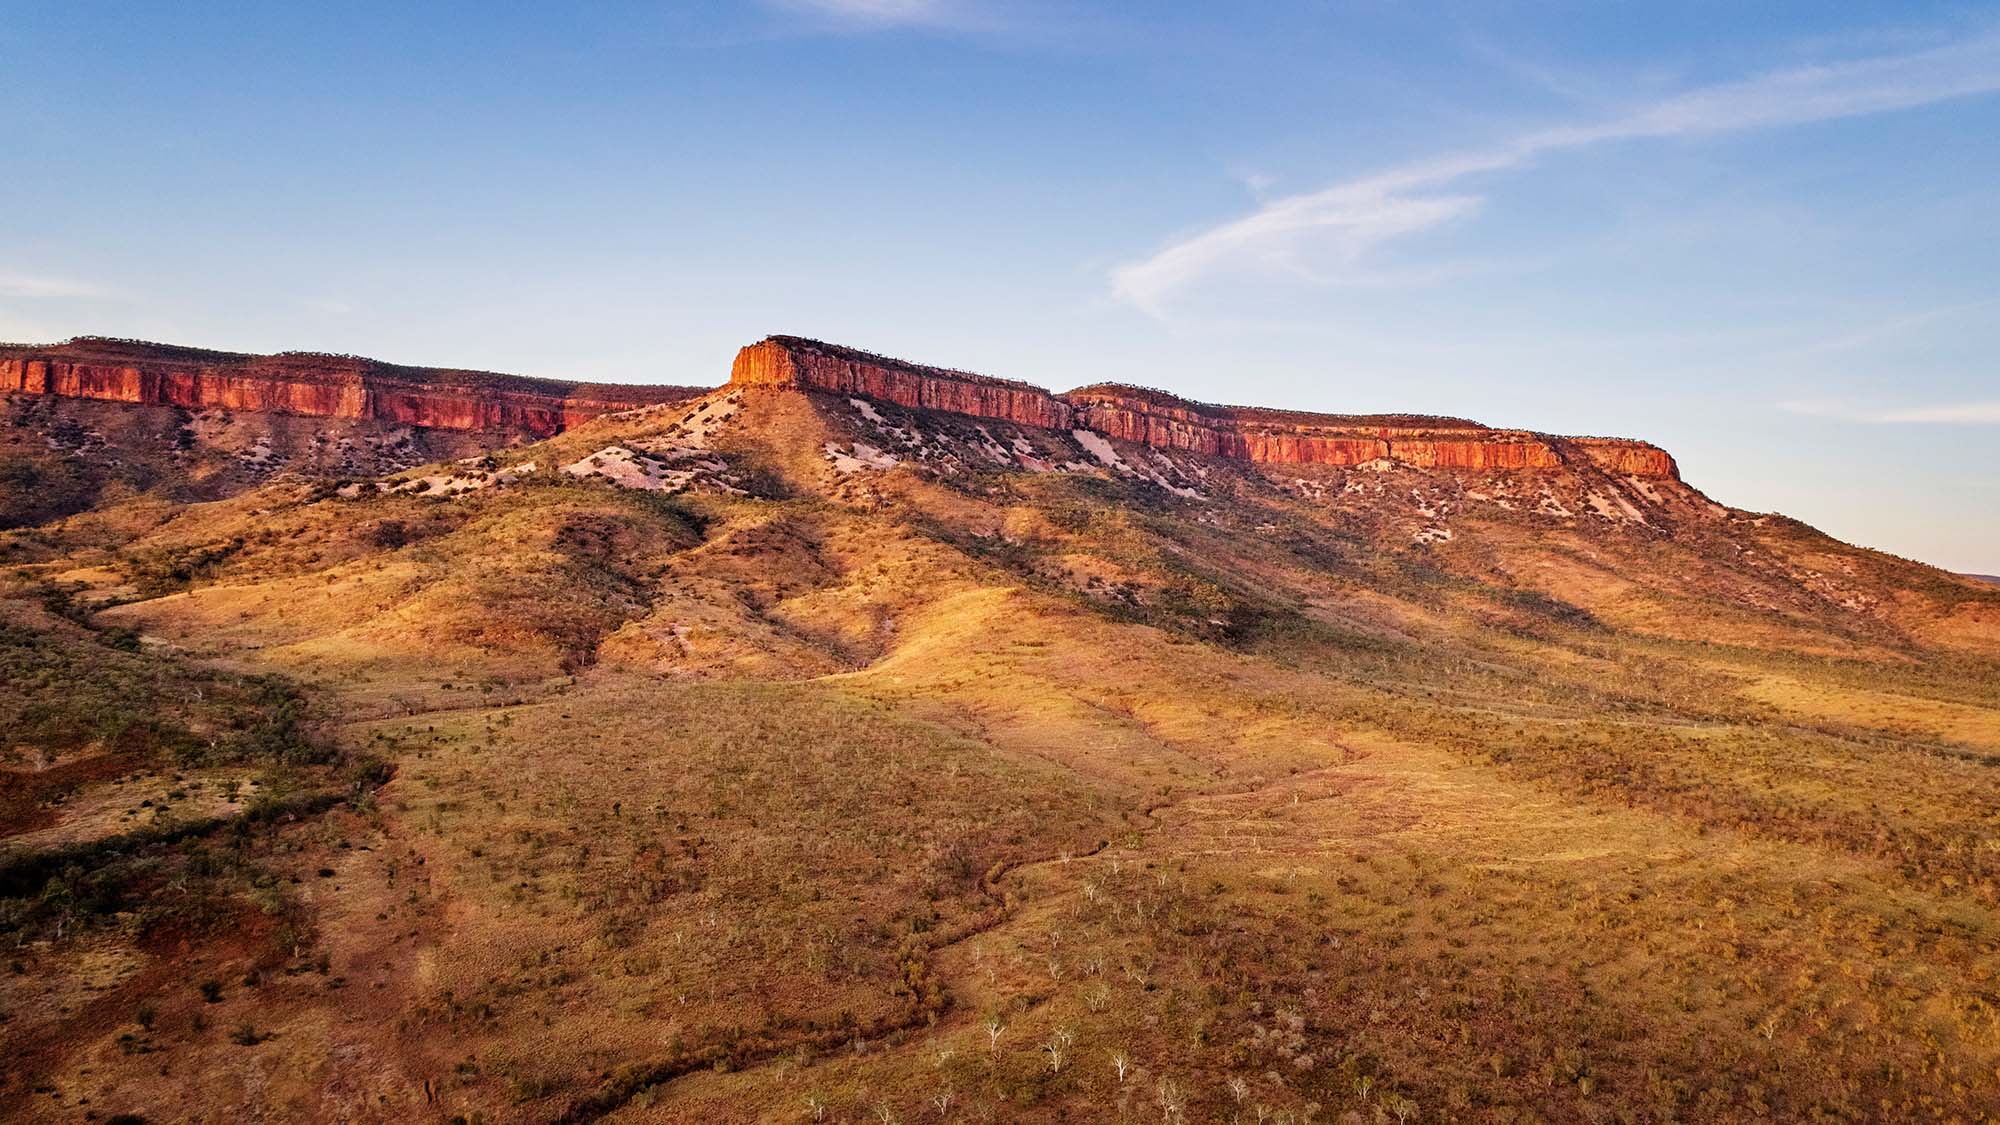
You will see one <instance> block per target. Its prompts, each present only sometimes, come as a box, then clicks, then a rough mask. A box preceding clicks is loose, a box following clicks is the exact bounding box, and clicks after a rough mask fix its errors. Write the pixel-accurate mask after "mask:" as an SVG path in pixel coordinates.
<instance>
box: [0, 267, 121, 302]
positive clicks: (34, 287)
mask: <svg viewBox="0 0 2000 1125" xmlns="http://www.w3.org/2000/svg"><path fill="white" fill-rule="evenodd" d="M107 296H110V292H109V291H108V290H106V289H105V288H104V287H102V286H99V285H92V284H90V283H89V282H86V281H72V280H70V279H68V278H61V277H36V276H31V275H28V274H18V273H0V297H27V298H60V297H72V298H74V297H107Z"/></svg>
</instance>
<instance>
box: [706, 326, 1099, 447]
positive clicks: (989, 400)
mask: <svg viewBox="0 0 2000 1125" xmlns="http://www.w3.org/2000/svg"><path fill="white" fill-rule="evenodd" d="M729 381H730V382H731V383H738V384H747V385H751V386H756V385H765V386H786V387H802V388H805V389H808V390H816V391H831V392H834V393H836V394H854V395H866V396H868V397H869V398H873V399H879V400H881V401H883V402H893V403H895V404H897V405H898V406H913V407H917V408H919V409H923V410H945V411H950V412H951V413H953V414H970V415H972V416H974V417H977V418H997V419H1001V420H1003V421H1008V422H1015V423H1018V424H1020V425H1023V426H1034V427H1037V428H1040V429H1045V430H1060V429H1066V428H1068V426H1069V424H1070V417H1071V413H1070V409H1069V406H1068V404H1066V403H1064V402H1062V401H1061V400H1060V399H1058V398H1056V396H1054V395H1052V394H1050V393H1049V392H1047V391H1045V390H1043V389H1042V388H1040V387H1036V386H1031V385H1029V384H1027V383H1016V382H1014V381H1013V380H1011V379H995V378H992V377H991V376H987V375H973V374H971V373H969V372H965V371H952V370H948V369H946V368H942V367H926V366H923V365H921V364H915V363H905V362H903V361H901V360H895V359H889V358H887V357H885V356H878V355H871V354H870V353H868V352H864V351H857V350H855V349H853V348H843V347H839V346H837V345H834V344H823V343H820V342H819V341H817V340H806V339H802V338H800V337H797V336H771V337H767V338H766V339H764V340H762V341H759V342H758V343H755V344H752V345H750V346H749V347H747V348H744V349H743V350H742V351H740V352H737V353H736V362H735V364H734V365H733V366H732V367H731V368H730V371H729Z"/></svg>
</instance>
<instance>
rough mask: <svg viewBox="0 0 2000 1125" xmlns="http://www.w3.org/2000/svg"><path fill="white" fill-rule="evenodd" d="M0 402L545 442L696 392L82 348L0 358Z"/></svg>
mask: <svg viewBox="0 0 2000 1125" xmlns="http://www.w3.org/2000/svg"><path fill="white" fill-rule="evenodd" d="M0 391H11V392H16V393H26V394H48V395H60V396H66V397H72V398H86V399H98V400H102V401H108V402H130V403H146V404H151V405H158V406H178V407H184V408H187V409H189V410H208V409H221V410H232V411H248V412H262V413H274V414H297V415H306V416H310V417H323V418H340V419H349V420H366V421H375V422H384V423H389V424H392V425H406V426H422V427H427V428H433V429H444V430H467V431H481V432H490V433H496V434H506V435H510V436H514V437H524V438H543V437H550V436H552V435H554V434H558V433H561V432H562V431H563V430H566V429H568V428H570V427H571V426H574V425H576V424H577V423H579V422H582V421H586V420H588V419H591V418H595V417H597V416H598V415H600V414H609V413H613V412H616V411H620V410H632V409H636V408H638V407H642V406H651V405H654V404H656V403H662V402H677V401H681V400H684V399H688V398H692V397H694V396H695V395H698V394H700V393H702V392H701V390H700V389H699V388H693V387H673V386H614V385H604V384H587V383H570V382H564V381H561V380H556V379H533V378H528V377H525V376H520V375H499V374H494V373H492V372H484V371H463V370H456V369H449V368H433V367H405V366H402V365H399V364H391V363H382V362H380V361H377V360H372V359H363V358H360V357H358V356H341V355H324V354H319V353H311V352H283V353H280V354H277V355H245V354H240V353H236V352H219V351H209V350H206V349H201V348H183V347H174V346H171V345H166V344H148V343H141V342H137V341H126V340H108V339H102V338H98V337H79V338H77V339H74V340H70V341H67V342H65V343H62V344H56V345H51V346H47V347H33V346H9V347H0Z"/></svg>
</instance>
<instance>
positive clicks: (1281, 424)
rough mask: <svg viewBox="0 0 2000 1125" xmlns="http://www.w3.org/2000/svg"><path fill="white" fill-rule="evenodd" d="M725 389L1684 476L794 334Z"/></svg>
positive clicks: (1115, 428)
mask: <svg viewBox="0 0 2000 1125" xmlns="http://www.w3.org/2000/svg"><path fill="white" fill-rule="evenodd" d="M730 382H732V383H738V384H747V385H766V386H786V387H796V388H800V389H804V390H813V391H827V392H832V393H836V394H851V395H865V396H867V397H869V398H874V399H879V400H882V401H884V402H892V403H895V404H897V405H900V406H908V407H916V408H919V409H925V410H945V411H950V412H952V413H957V414H969V415H973V416H976V417H981V418H994V419H998V420H1002V421H1007V422H1013V423H1015V424H1017V425H1022V426H1033V427H1038V428H1041V429H1052V430H1059V429H1069V428H1071V427H1072V426H1077V427H1083V428H1086V429H1091V430H1096V431H1098V432H1100V433H1103V434H1107V435H1109V436H1111V437H1114V438H1118V439H1120V440H1123V441H1129V442H1133V443H1136V444H1139V445H1146V446H1151V447H1153V448H1156V449H1166V450H1178V451H1184V452H1189V453H1199V454H1203V455H1205V456H1210V457H1224V458H1230V459H1233V460H1238V461H1252V462H1259V463H1268V464H1297V465H1361V464H1367V463H1369V462H1374V461H1393V462H1399V463H1402V464H1407V465H1415V466H1418V467H1422V468H1440V469H1466V470H1494V469H1500V470H1512V469H1559V468H1562V467H1564V466H1566V465H1571V464H1575V463H1584V464H1588V465H1591V466H1594V467H1596V468H1599V469H1602V470H1604V471H1606V472H1611V473H1616V474H1621V475H1628V476H1637V477H1648V478H1658V479H1678V478H1679V472H1678V469H1677V468H1676V467H1675V465H1674V460H1673V458H1672V457H1670V456H1668V455H1667V452H1666V451H1665V450H1663V449H1660V448H1659V447H1657V446H1654V445H1649V444H1647V443H1645V442H1640V441H1628V440H1624V439H1620V438H1559V437H1552V436H1550V435H1547V434H1537V433H1532V432H1529V431H1526V430H1496V429H1493V428H1491V427H1489V426H1482V425H1480V424H1479V423H1477V422H1469V421H1466V420H1465V419H1462V418H1441V417H1433V416H1429V415H1414V414H1368V415H1342V414H1308V413H1303V412H1298V411H1284V410H1262V409H1257V408H1252V407H1241V406H1212V405H1209V404H1207V403H1199V402H1190V401H1188V400H1186V399H1183V398H1178V397H1176V396H1174V395H1170V394H1167V393H1165V392H1163V391H1156V390H1151V389H1148V388H1144V387H1128V386H1122V385H1118V384H1100V385H1096V386H1090V387H1083V388H1079V389H1077V390H1074V391H1070V392H1068V393H1067V394H1060V395H1059V394H1053V393H1051V392H1049V391H1046V390H1043V389H1042V388H1040V387H1036V386H1033V385H1031V384H1028V383H1017V382H1014V381H1012V380H1007V379H995V378H992V377H990V376H984V375H973V374H970V373H968V372H964V371H954V370H951V369H949V368H941V367H929V366H925V365H922V364H915V363H908V362H905V361H903V360H897V359H890V358H888V357H886V356H879V355H874V354H872V353H869V352H864V351H858V350H856V349H853V348H843V347H839V346H836V345H833V344H825V343H821V342H819V341H817V340H806V339H802V338H800V337H797V336H772V337H768V338H766V339H764V340H761V341H759V342H758V343H755V344H752V345H750V346H749V347H747V348H744V349H743V350H742V351H741V352H739V353H737V356H736V364H735V366H734V368H733V369H732V370H731V372H730Z"/></svg>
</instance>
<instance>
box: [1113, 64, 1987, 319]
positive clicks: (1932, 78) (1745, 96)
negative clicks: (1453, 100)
mask: <svg viewBox="0 0 2000 1125" xmlns="http://www.w3.org/2000/svg"><path fill="white" fill-rule="evenodd" d="M1994 91H2000V33H1994V32H1991V31H1988V32H1985V33H1982V34H1979V35H1976V36H1973V37H1970V38H1967V39H1964V40H1962V41H1959V42H1954V43H1950V44H1946V45H1943V46H1936V47H1931V48H1928V49H1923V50H1915V51H1908V52H1904V53H1900V54H1891V55H1880V56H1876V57H1873V58H1865V59H1857V60H1848V61H1844V62H1835V63H1828V64H1824V65H1819V66H1808V67H1799V68H1794V69H1790V70H1782V71H1775V72H1772V73H1768V74H1764V75H1760V76H1758V77H1754V78H1750V79H1746V80H1743V81H1738V82H1729V83H1723V84H1719V85H1715V86H1708V87H1703V88H1699V89H1695V90H1690V91H1687V92H1686V93H1683V94H1680V95H1678V96H1675V97H1671V98H1668V99H1665V100H1663V101H1659V102H1655V103H1652V104H1650V105H1646V106H1642V107H1639V108H1637V109H1634V110H1632V111H1629V112H1627V113H1625V114H1622V115H1619V116H1614V117H1612V118H1609V119H1607V120H1604V121H1600V122H1595V123H1587V124H1578V125H1564V126H1558V127H1553V128H1548V129H1542V130H1538V131H1536V132H1532V133H1527V134H1524V135H1522V136H1519V137H1516V138H1514V139H1513V140H1511V141H1508V142H1506V143H1503V144H1499V145H1495V146H1493V147H1492V148H1488V149H1480V150H1473V151H1468V152H1461V153H1455V154H1450V155H1446V156H1442V157H1438V158H1434V159H1430V160H1424V161H1419V162H1416V163H1412V164H1408V165H1405V166H1403V167H1400V168H1394V169H1390V170H1388V171H1386V172H1382V173H1378V174H1376V175H1372V176H1366V177H1362V178H1359V179H1355V180H1350V181H1346V182H1342V183H1337V184H1333V185H1331V186H1329V187H1326V188H1322V189H1320V190H1318V191H1312V192H1305V193H1301V194H1297V195H1290V196H1285V197H1283V198H1279V199H1274V200H1270V201H1268V202H1266V203H1264V204H1263V205H1262V206H1260V207H1259V208H1258V209H1257V210H1256V211H1254V212H1252V213H1250V214H1248V215H1245V216H1243V217H1241V218H1238V219H1233V220H1230V221H1228V222H1225V223H1221V224H1219V225H1216V226H1214V227H1211V228H1209V229H1207V230H1203V231H1199V232H1197V233H1194V234H1191V235H1188V236H1185V237H1182V238H1179V239H1176V240H1174V241H1172V242H1170V243H1168V244H1167V245H1166V246H1164V247H1162V248H1161V249H1160V250H1158V251H1156V252H1155V253H1153V254H1151V255H1149V256H1148V257H1145V258H1142V259H1139V260H1137V261H1133V262H1129V263H1126V264H1123V265H1120V266H1117V267H1115V268H1114V269H1112V271H1111V276H1110V281H1111V291H1112V294H1113V295H1114V296H1116V297H1118V298H1120V299H1122V300H1125V301H1127V302H1129V303H1131V304H1133V305H1135V306H1137V307H1139V308H1141V309H1143V310H1145V311H1147V312H1149V313H1152V314H1153V315H1155V316H1159V315H1163V310H1164V308H1165V304H1166V301H1167V299H1168V298H1169V297H1171V296H1173V295H1174V294H1176V293H1177V292H1179V291H1181V290H1183V289H1185V288H1186V287H1188V286H1190V285H1192V284H1193V283H1195V282H1197V281H1199V280H1201V279H1203V278H1206V277H1209V276H1212V275H1216V274H1224V273H1266V274H1267V273H1272V272H1289V273H1291V274H1294V275H1298V276H1302V277H1318V278H1320V279H1323V280H1334V281H1339V280H1344V279H1345V278H1346V277H1349V276H1352V275H1353V274H1354V272H1355V267H1356V266H1357V265H1358V264H1359V263H1360V262H1361V260H1362V258H1363V257H1364V256H1365V255H1366V254H1367V253H1368V251H1370V250H1371V249H1373V248H1375V247H1377V246H1379V245H1381V244H1383V243H1385V242H1388V241H1390V240H1392V239H1396V238H1401V237H1405V236H1408V235H1411V234H1416V233H1419V232H1422V231H1426V230H1431V229H1434V228H1437V227H1440V226H1443V225H1444V224H1446V223H1448V222H1450V221H1452V220H1453V219H1457V218H1459V217H1461V216H1464V215H1466V214H1468V213H1470V212H1472V211H1474V210H1476V209H1477V208H1478V207H1479V205H1480V204H1481V202H1482V197H1480V196H1478V195H1473V194H1466V193H1463V192H1457V193H1453V194H1448V195H1447V194H1439V192H1440V191H1441V190H1442V189H1445V188H1447V187H1448V186H1449V185H1452V184H1454V183H1455V182H1457V181H1459V180H1463V179H1466V178H1468V177H1471V176H1474V175H1478V174H1482V173H1494V172H1502V171H1507V170H1510V169H1515V168H1520V167H1522V166H1525V165H1528V164H1531V163H1533V162H1534V161H1535V160H1536V159H1538V158H1540V157H1543V156H1547V155H1552V154H1556V153H1561V152H1566V151H1574V150H1578V149H1584V148H1588V147H1590V146H1593V145H1600V144H1607V143H1611V142H1617V141H1632V140H1646V139H1660V138H1668V137H1686V136H1701V135H1719V134H1724V133H1731V132H1740V131H1744V130H1750V129H1769V128H1777V127H1781V126H1790V125H1803V124H1809V123H1812V122H1819V121H1832V120H1837V119H1840V118H1847V117H1856V116H1861V115H1865V114H1874V113H1885V112H1889V111H1892V110H1899V109H1910V108H1914V107H1917V106H1923V105H1930V104H1933V103H1936V102H1941V101H1946V100H1949V99H1953V98H1961V97H1969V96H1972V95H1977V94H1986V93H1992V92H1994Z"/></svg>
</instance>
